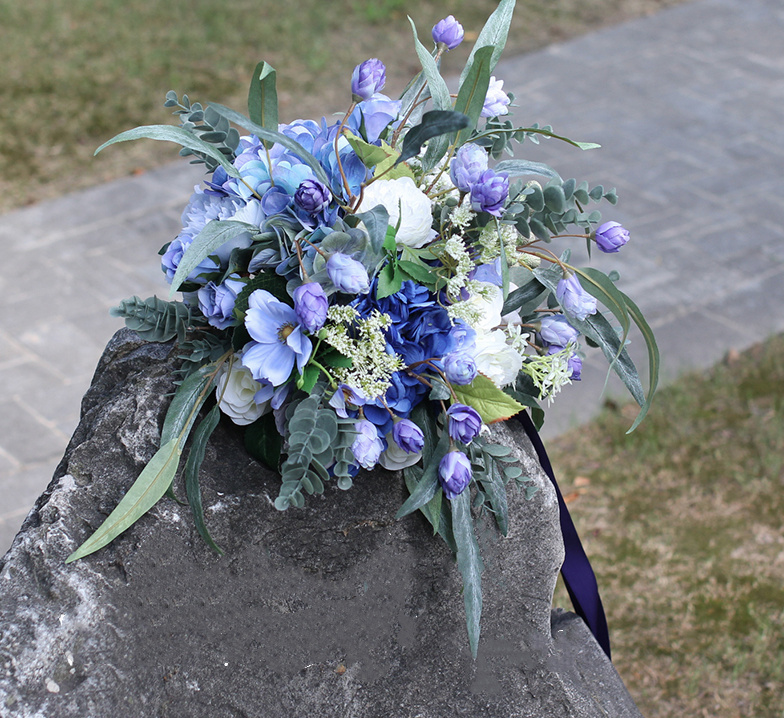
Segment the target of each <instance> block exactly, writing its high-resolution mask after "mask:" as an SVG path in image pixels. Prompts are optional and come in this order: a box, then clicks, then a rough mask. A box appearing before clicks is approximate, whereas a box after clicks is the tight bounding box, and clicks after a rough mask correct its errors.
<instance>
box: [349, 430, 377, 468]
mask: <svg viewBox="0 0 784 718" xmlns="http://www.w3.org/2000/svg"><path fill="white" fill-rule="evenodd" d="M354 429H355V430H356V431H357V437H356V439H354V443H353V444H352V445H351V452H352V453H353V454H354V458H355V459H356V460H357V461H358V462H359V464H360V466H362V467H364V468H366V469H372V468H373V467H374V466H375V465H376V464H377V463H378V457H379V456H381V452H382V451H384V442H383V441H382V440H381V438H379V435H378V432H377V431H376V427H375V425H374V424H371V423H370V422H369V421H368V420H367V419H360V420H359V421H358V422H357V423H356V424H354Z"/></svg>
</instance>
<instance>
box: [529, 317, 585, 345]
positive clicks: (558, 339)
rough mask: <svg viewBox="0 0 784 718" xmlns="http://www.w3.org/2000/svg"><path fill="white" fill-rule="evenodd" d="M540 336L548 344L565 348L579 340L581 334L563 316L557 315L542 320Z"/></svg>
mask: <svg viewBox="0 0 784 718" xmlns="http://www.w3.org/2000/svg"><path fill="white" fill-rule="evenodd" d="M539 334H540V335H541V337H542V339H543V340H544V341H545V342H547V344H551V345H556V346H560V347H565V346H566V345H567V344H568V343H569V342H571V341H574V340H575V339H577V337H578V336H579V335H580V332H578V331H577V330H576V329H575V328H574V327H573V326H572V325H571V324H569V322H568V321H567V320H566V317H565V316H564V315H563V314H556V315H555V316H552V317H544V318H543V319H542V327H541V329H540V330H539Z"/></svg>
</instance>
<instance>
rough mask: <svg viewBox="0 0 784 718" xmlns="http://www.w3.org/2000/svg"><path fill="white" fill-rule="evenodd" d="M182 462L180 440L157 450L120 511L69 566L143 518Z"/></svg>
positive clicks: (70, 557) (74, 554) (89, 541)
mask: <svg viewBox="0 0 784 718" xmlns="http://www.w3.org/2000/svg"><path fill="white" fill-rule="evenodd" d="M179 462H180V443H179V441H177V439H172V440H171V441H170V442H169V443H168V444H165V445H164V446H162V447H161V448H160V449H158V451H157V452H156V453H155V455H154V456H153V457H152V459H150V462H149V463H148V464H147V466H145V467H144V470H143V471H142V473H141V474H139V477H138V478H137V479H136V481H135V482H134V483H133V486H131V488H130V489H128V493H127V494H125V496H124V497H123V499H122V501H120V503H119V504H118V505H117V508H115V509H114V511H112V513H110V514H109V516H108V518H107V519H106V520H105V521H104V522H103V523H102V524H101V525H100V526H99V527H98V529H97V530H96V531H95V533H93V535H92V536H90V538H88V539H87V541H85V542H84V543H83V544H82V545H81V546H80V547H79V548H78V549H77V550H76V551H74V552H73V553H72V554H71V555H70V556H69V557H68V558H67V559H66V563H71V561H76V560H77V559H80V558H84V557H85V556H89V555H90V554H91V553H93V552H95V551H97V550H98V549H99V548H103V547H104V546H106V544H108V543H109V542H110V541H112V540H114V539H115V538H116V537H117V536H119V535H120V534H121V533H122V532H123V531H125V530H126V529H127V528H129V527H130V526H132V525H133V524H134V523H136V521H138V520H139V519H140V518H141V517H142V516H144V514H146V513H147V512H148V511H149V510H150V509H151V508H152V507H153V506H155V504H156V503H157V502H158V500H159V499H160V498H161V497H162V496H163V495H164V494H165V493H166V489H168V488H169V486H170V485H171V482H172V481H173V480H174V475H175V473H176V472H177V466H178V465H179Z"/></svg>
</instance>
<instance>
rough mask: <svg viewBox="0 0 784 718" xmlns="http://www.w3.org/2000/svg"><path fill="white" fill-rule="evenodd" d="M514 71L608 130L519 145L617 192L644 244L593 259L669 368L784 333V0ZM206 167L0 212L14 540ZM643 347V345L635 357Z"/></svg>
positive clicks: (617, 36) (522, 62)
mask: <svg viewBox="0 0 784 718" xmlns="http://www.w3.org/2000/svg"><path fill="white" fill-rule="evenodd" d="M496 75H497V76H498V77H500V78H503V79H504V80H505V81H506V85H505V89H507V90H512V91H513V92H514V94H515V95H516V96H517V98H518V99H517V104H518V105H519V107H518V108H517V110H516V114H515V118H516V120H517V121H519V122H521V123H532V122H537V121H538V122H540V123H542V124H551V125H552V126H553V127H554V129H555V131H556V132H558V133H560V134H564V135H567V136H569V137H573V138H575V139H579V140H586V141H593V142H599V143H601V144H602V145H603V148H602V149H601V150H594V151H591V152H580V151H579V150H576V149H574V148H572V147H570V146H568V145H565V144H563V143H556V142H555V141H552V140H551V141H548V142H545V143H543V144H541V145H539V146H536V145H526V146H524V147H523V148H521V151H520V152H518V154H519V155H520V156H526V157H528V158H529V159H533V160H536V161H540V162H547V163H550V164H552V165H553V166H554V167H556V168H557V169H558V170H559V171H560V173H561V174H562V176H564V177H576V178H577V179H587V180H588V181H590V182H592V183H599V182H601V183H604V184H605V186H607V187H610V186H616V187H617V188H618V191H619V194H620V197H621V203H620V205H619V206H618V208H617V210H614V209H613V208H611V207H609V206H606V207H605V208H604V215H605V218H607V219H615V220H617V221H620V222H622V223H623V224H624V225H625V226H626V227H628V228H629V229H630V230H631V232H632V242H631V243H630V244H629V245H628V246H627V247H626V248H625V249H624V250H623V251H622V252H621V253H620V254H618V255H611V256H601V257H596V256H595V257H594V259H595V260H596V264H597V266H600V267H601V268H603V269H606V270H607V269H610V268H617V269H618V270H619V271H620V273H621V277H622V283H621V287H622V288H623V289H624V290H625V291H626V292H627V293H628V294H629V295H630V296H631V297H632V298H634V299H635V300H636V301H637V302H638V303H639V305H640V306H641V308H642V310H643V312H644V313H645V315H646V316H647V317H648V319H649V321H650V322H651V324H652V326H653V328H654V330H655V331H656V335H657V338H658V341H659V345H660V348H661V352H662V356H663V373H664V378H665V380H666V379H671V378H673V377H674V376H676V375H677V374H679V373H680V372H682V371H684V370H686V369H689V368H698V367H707V366H709V365H711V364H713V363H714V362H716V361H717V360H718V359H720V358H721V357H722V355H723V354H724V353H725V352H726V351H727V350H728V349H730V348H737V349H743V348H744V347H747V346H749V345H751V344H752V343H754V342H756V341H758V340H760V339H763V338H765V337H766V336H767V335H769V334H770V333H773V332H780V331H784V309H783V307H784V125H782V122H781V117H782V112H783V111H784V5H782V3H781V1H780V0H692V1H691V2H687V3H685V4H684V5H681V6H678V7H675V8H672V9H669V10H666V11H663V12H661V13H659V14H657V15H655V16H653V17H649V18H642V19H639V20H635V21H632V22H628V23H625V24H622V25H618V26H615V27H612V28H609V29H606V30H602V31H599V32H596V33H593V34H590V35H587V36H585V37H582V38H578V39H576V40H573V41H570V42H567V43H564V44H561V45H554V46H551V47H549V48H547V49H545V50H542V51H540V52H537V53H534V54H531V55H526V56H522V57H517V58H513V59H510V60H506V61H504V62H502V63H501V64H500V65H499V67H498V68H497V71H496ZM110 151H112V152H122V151H123V148H122V145H121V146H118V147H116V148H113V149H111V150H110ZM172 154H173V156H174V154H175V153H174V151H173V153H172ZM199 177H200V173H199V172H198V170H196V169H195V168H193V167H191V166H189V165H187V164H186V163H184V162H182V163H180V164H174V165H171V166H167V167H164V168H162V169H159V170H156V171H153V172H149V173H147V174H145V175H142V176H138V177H133V178H129V179H123V180H119V181H117V182H113V183H111V184H107V185H102V186H100V187H96V188H93V189H91V190H87V191H85V192H80V193H78V194H73V195H69V196H66V197H62V198H60V199H57V200H54V201H52V202H46V203H43V204H40V205H37V206H33V207H29V208H26V209H22V210H19V211H17V212H13V213H11V214H7V215H5V216H3V217H2V218H0V247H2V259H3V272H2V273H0V288H1V289H2V291H0V553H1V552H3V551H4V550H5V549H6V548H7V547H8V545H9V544H10V542H11V539H12V538H13V535H14V534H15V532H16V530H17V529H18V527H19V525H20V524H21V522H22V519H23V518H24V516H25V514H26V513H27V511H28V510H29V508H30V506H31V505H32V503H33V501H34V500H35V498H36V497H37V496H38V494H39V493H40V492H41V491H42V490H43V488H44V487H45V486H46V484H47V483H48V481H49V479H50V477H51V475H52V472H53V470H54V468H55V466H56V464H57V462H58V460H59V458H60V456H61V455H62V452H63V449H64V448H65V445H66V443H67V441H68V438H69V436H70V434H71V432H72V431H73V429H74V428H75V426H76V423H77V421H78V418H79V404H80V399H81V397H82V395H83V393H84V391H85V390H86V389H87V387H88V385H89V382H90V378H91V375H92V371H93V368H94V367H95V364H96V362H97V360H98V358H99V356H100V355H101V351H102V349H103V347H104V345H105V344H106V342H107V341H108V339H109V338H110V337H111V335H112V333H113V332H114V331H115V330H116V329H118V328H119V327H120V326H121V323H120V322H119V320H115V319H113V318H111V317H109V316H108V309H109V308H110V307H112V306H113V305H115V304H116V303H117V302H118V301H119V300H120V299H123V298H125V297H128V296H132V295H133V294H138V295H140V296H142V297H146V296H150V295H152V294H154V293H158V294H160V295H162V294H164V293H165V290H166V285H165V284H164V283H163V280H162V277H161V274H160V270H159V267H158V261H157V256H156V252H157V251H158V249H159V248H160V246H161V245H162V244H163V243H164V242H166V241H168V240H169V239H171V238H172V237H173V236H174V235H175V234H176V232H177V230H178V227H179V215H180V212H181V211H182V209H183V207H184V204H185V202H186V200H187V198H188V196H189V194H190V190H191V187H192V186H193V184H195V183H196V182H198V181H199ZM575 250H576V254H575V257H580V256H581V252H582V251H584V250H581V249H580V247H579V246H577V247H575ZM641 349H642V343H641V341H639V340H638V341H636V342H634V343H633V344H632V346H631V351H632V353H633V356H635V357H636V358H642V355H641V352H640V350H641ZM602 364H603V361H602V360H600V359H599V358H598V357H593V358H591V359H590V360H588V361H587V362H586V364H585V368H584V371H583V377H584V380H583V381H582V383H581V384H576V385H575V386H573V387H568V388H567V389H565V390H564V392H563V394H562V395H561V397H559V401H557V402H556V403H555V404H554V405H553V407H552V413H551V416H550V419H549V421H548V429H547V431H546V434H547V435H552V434H555V433H558V432H560V431H563V430H565V429H567V428H569V427H570V426H572V425H575V424H577V423H579V422H581V421H584V420H586V419H587V418H589V417H590V416H591V415H592V414H593V413H594V412H595V411H596V410H597V409H598V408H599V406H600V404H601V393H602V388H603V385H604V374H605V369H604V368H603V366H602ZM609 391H610V392H611V393H613V394H616V393H619V392H618V388H617V386H615V385H611V387H610V389H609Z"/></svg>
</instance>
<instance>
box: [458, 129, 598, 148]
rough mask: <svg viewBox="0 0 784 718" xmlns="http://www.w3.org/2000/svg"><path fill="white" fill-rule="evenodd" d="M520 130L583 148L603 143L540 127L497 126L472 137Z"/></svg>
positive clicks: (512, 132) (478, 138) (480, 137)
mask: <svg viewBox="0 0 784 718" xmlns="http://www.w3.org/2000/svg"><path fill="white" fill-rule="evenodd" d="M519 132H527V133H528V134H533V135H544V136H545V137H552V138H553V139H556V140H561V141H563V142H566V143H568V144H570V145H573V146H574V147H577V148H579V149H581V150H596V149H599V148H600V147H601V145H597V144H596V143H595V142H576V141H575V140H570V139H569V138H568V137H564V136H563V135H556V134H555V133H554V132H551V131H550V130H544V129H541V128H539V127H515V128H511V127H510V128H503V127H495V128H493V129H492V130H488V131H487V132H482V133H480V134H478V135H475V136H474V137H473V138H472V139H473V140H474V141H476V140H480V139H484V138H485V137H492V136H493V135H497V134H505V135H516V134H518V133H519Z"/></svg>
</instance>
